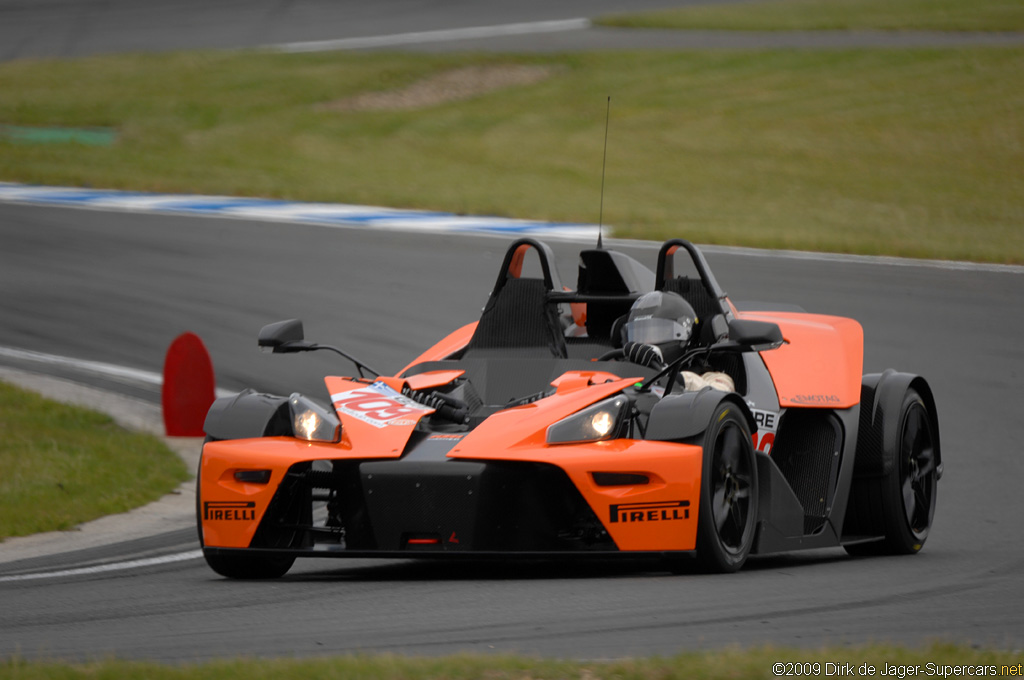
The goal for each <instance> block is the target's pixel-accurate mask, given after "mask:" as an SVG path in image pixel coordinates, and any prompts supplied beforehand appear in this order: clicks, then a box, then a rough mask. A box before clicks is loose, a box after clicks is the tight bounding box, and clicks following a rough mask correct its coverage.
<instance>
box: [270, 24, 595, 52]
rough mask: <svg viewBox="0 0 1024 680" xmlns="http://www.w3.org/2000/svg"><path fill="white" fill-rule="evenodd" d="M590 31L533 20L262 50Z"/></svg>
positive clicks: (326, 48) (323, 49) (351, 47)
mask: <svg viewBox="0 0 1024 680" xmlns="http://www.w3.org/2000/svg"><path fill="white" fill-rule="evenodd" d="M586 28H590V20H589V19H563V20H559V21H533V22H529V23H520V24H503V25H499V26H475V27H472V28H449V29H444V30H439V31H417V32H415V33H396V34H394V35H376V36H365V37H361V38H339V39H337V40H313V41H309V42H293V43H282V44H278V45H267V46H266V49H271V50H277V51H279V52H327V51H331V50H357V49H363V48H367V47H391V46H396V45H418V44H422V43H432V42H447V41H450V40H474V39H480V38H497V37H501V36H506V35H529V34H532V33H558V32H561V31H579V30H583V29H586Z"/></svg>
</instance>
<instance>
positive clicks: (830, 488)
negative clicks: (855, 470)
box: [772, 410, 840, 534]
mask: <svg viewBox="0 0 1024 680" xmlns="http://www.w3.org/2000/svg"><path fill="white" fill-rule="evenodd" d="M839 434H840V432H839V424H838V422H837V420H836V418H835V416H833V415H832V414H831V413H830V412H828V411H816V410H792V411H789V412H787V413H786V415H785V416H784V417H783V419H782V423H781V425H780V428H779V434H778V437H777V438H776V440H775V446H774V447H773V448H772V459H773V460H774V461H775V464H776V465H778V467H779V470H780V471H781V472H782V474H783V476H784V477H785V478H786V481H787V482H789V485H790V486H791V487H792V488H793V492H794V493H795V494H796V497H797V499H798V500H799V501H800V504H801V505H802V506H803V508H804V533H806V534H810V533H814V532H815V531H816V530H817V529H818V528H819V527H821V525H822V524H823V523H824V521H825V518H826V517H827V516H828V511H829V507H830V506H831V503H832V493H833V492H834V471H835V469H836V464H837V463H838V460H839V456H838V452H839V446H838V445H839V441H840V437H839Z"/></svg>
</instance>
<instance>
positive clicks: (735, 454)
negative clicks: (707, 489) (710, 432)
mask: <svg viewBox="0 0 1024 680" xmlns="http://www.w3.org/2000/svg"><path fill="white" fill-rule="evenodd" d="M719 441H720V442H721V461H722V465H723V466H724V467H726V468H731V469H733V470H735V469H736V468H737V467H738V466H739V465H740V463H741V461H742V459H741V457H740V452H741V451H742V446H743V443H742V441H741V440H740V435H739V431H738V430H737V428H735V427H727V428H726V429H725V430H724V431H723V433H722V438H721V439H720V440H719Z"/></svg>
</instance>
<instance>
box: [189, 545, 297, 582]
mask: <svg viewBox="0 0 1024 680" xmlns="http://www.w3.org/2000/svg"><path fill="white" fill-rule="evenodd" d="M203 557H204V558H205V559H206V563H207V564H208V565H210V568H211V569H213V570H214V571H215V572H217V573H218V574H220V575H221V576H227V577H228V578H237V579H269V578H280V577H282V576H284V575H285V574H286V573H288V570H289V569H291V568H292V564H294V563H295V558H294V557H291V556H285V555H257V554H251V553H240V554H237V555H214V554H211V553H210V552H209V551H207V549H205V548H204V549H203Z"/></svg>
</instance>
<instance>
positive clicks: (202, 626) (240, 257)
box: [0, 0, 1024, 662]
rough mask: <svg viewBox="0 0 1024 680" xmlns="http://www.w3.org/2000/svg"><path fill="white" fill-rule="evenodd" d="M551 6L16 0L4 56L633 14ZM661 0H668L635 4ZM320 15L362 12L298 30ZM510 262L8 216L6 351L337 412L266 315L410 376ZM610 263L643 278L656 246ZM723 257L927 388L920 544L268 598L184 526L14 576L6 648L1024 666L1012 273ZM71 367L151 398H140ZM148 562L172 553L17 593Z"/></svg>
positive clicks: (344, 236) (321, 568)
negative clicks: (206, 355)
mask: <svg viewBox="0 0 1024 680" xmlns="http://www.w3.org/2000/svg"><path fill="white" fill-rule="evenodd" d="M554 4H555V3H541V2H526V3H507V2H505V3H498V2H478V3H454V2H452V3H442V4H440V5H436V4H435V3H420V2H412V1H409V2H389V3H383V2H382V3H362V2H348V3H326V2H324V3H312V2H294V3H271V2H255V1H253V2H245V3H242V2H217V3H210V2H199V1H198V0H196V1H195V2H189V1H187V0H177V1H176V2H173V3H161V4H160V7H161V8H163V9H162V10H161V12H162V13H160V14H158V15H156V17H155V18H154V15H153V14H151V13H149V12H141V11H139V10H137V9H136V8H138V7H141V5H139V4H138V3H129V2H126V1H124V0H122V1H121V2H104V3H99V2H92V1H85V0H81V1H79V2H73V3H72V2H58V1H56V0H54V1H45V0H36V1H34V2H25V1H23V2H13V1H12V0H0V46H2V47H0V52H2V54H0V58H4V59H12V58H25V57H34V56H83V55H86V54H95V53H102V52H111V51H125V50H134V49H139V50H143V49H179V48H191V47H241V46H253V45H263V44H274V43H279V42H283V41H306V40H319V39H336V38H343V37H357V36H372V35H397V34H401V33H406V32H409V31H423V30H434V29H437V30H440V29H443V28H451V27H460V26H461V27H471V26H486V25H499V24H505V23H510V22H519V21H538V20H556V19H565V18H571V17H576V16H588V15H589V14H590V12H586V13H581V12H582V11H581V10H580V8H581V7H584V5H585V6H586V7H589V8H600V10H601V11H604V10H605V8H612V7H613V6H618V7H622V6H623V4H624V3H615V2H611V1H608V2H599V1H595V2H588V3H583V2H582V1H576V2H565V3H561V4H559V5H558V7H559V9H558V10H557V11H556V10H553V9H550V7H549V5H554ZM656 4H677V3H653V2H652V3H647V4H646V5H645V6H653V5H656ZM630 6H632V7H634V8H635V7H638V6H639V5H638V4H637V3H631V4H630ZM331 7H343V8H345V10H346V11H348V12H351V14H347V15H345V16H344V17H343V18H342V19H339V20H338V21H336V22H334V23H328V22H326V21H320V20H313V21H310V17H316V18H317V19H322V18H323V17H324V16H327V15H324V14H317V12H318V11H319V12H329V11H331V9H330V8H331ZM399 10H401V11H399ZM520 10H522V11H520ZM562 10H565V11H562ZM150 11H152V10H150ZM19 13H20V14H19ZM12 17H13V20H10V19H11V18H12ZM566 35H568V34H566ZM538 39H539V38H538ZM523 40H524V41H525V42H524V43H521V44H523V45H525V47H529V44H528V43H530V39H523ZM681 235H682V236H685V234H681ZM506 245H507V241H505V240H502V239H496V238H490V237H459V238H455V237H451V236H444V235H414V234H408V233H398V232H386V233H375V232H372V231H365V230H349V229H330V228H325V227H317V226H298V225H281V224H273V223H265V222H247V221H243V220H223V219H210V218H199V217H179V216H155V215H135V214H124V213H104V212H93V211H82V210H70V209H60V208H42V207H32V206H16V205H0V291H2V296H0V318H2V319H3V321H2V323H0V346H2V347H19V348H23V349H30V350H35V351H39V352H47V353H52V354H56V355H62V356H71V357H76V358H79V359H85V360H94V361H103V362H108V363H112V364H118V365H123V366H129V367H134V368H138V369H142V370H147V371H155V372H159V370H160V368H161V366H162V362H163V355H164V352H165V350H166V348H167V346H168V344H169V343H170V341H171V340H172V339H173V338H174V337H175V336H176V335H177V334H179V333H181V332H183V331H186V330H190V331H193V332H196V333H198V334H199V335H200V336H201V337H202V338H203V340H204V342H205V343H206V345H207V347H208V348H209V349H210V351H211V354H212V357H213V362H214V366H215V368H216V371H217V375H218V381H219V384H220V386H221V387H226V388H229V389H230V388H235V389H237V388H240V387H243V386H253V387H256V388H259V389H265V390H270V391H276V392H285V393H287V392H290V391H293V390H299V391H306V392H309V393H311V394H316V395H321V396H322V394H323V387H322V384H321V382H320V376H322V375H323V374H325V373H335V372H347V371H348V366H346V365H344V363H343V362H341V361H340V360H336V358H334V357H332V356H330V355H305V356H267V355H263V354H260V353H259V352H258V350H257V349H256V347H255V335H256V332H257V331H258V329H259V327H260V326H262V325H263V324H264V323H267V322H270V321H273V320H277V319H281V318H288V317H301V318H303V319H305V321H306V329H307V336H308V337H310V338H311V339H315V340H319V341H324V342H333V343H336V344H338V345H341V346H343V347H344V348H345V349H346V350H348V351H350V352H351V353H354V354H355V355H357V356H359V357H360V358H362V359H363V360H364V361H366V362H367V363H369V364H371V365H374V366H377V367H378V368H381V369H382V370H385V371H394V370H397V369H399V368H401V366H402V365H403V363H404V361H405V360H407V359H408V358H410V357H411V356H412V355H413V354H414V353H416V352H417V351H419V350H420V349H422V348H423V347H424V346H426V345H428V344H430V343H432V342H433V341H434V340H436V339H438V338H440V337H441V336H443V335H444V334H445V333H446V332H447V331H448V330H450V329H451V328H452V327H453V326H455V325H458V324H461V323H465V322H468V321H471V320H473V319H475V318H476V316H477V315H478V313H479V309H480V307H481V306H482V305H483V302H484V300H485V298H486V293H487V290H488V289H489V287H490V286H491V285H492V283H493V280H494V277H495V275H496V269H497V267H498V264H499V262H500V257H501V255H502V253H503V251H504V248H505V246H506ZM553 245H554V247H555V250H556V252H557V254H558V255H559V258H560V267H561V272H562V276H563V278H564V279H565V280H567V281H572V280H573V278H574V275H573V268H574V265H575V259H574V257H573V256H574V253H575V252H576V251H577V250H578V248H579V246H580V244H571V243H555V244H553ZM587 245H589V244H587ZM621 248H622V249H623V250H624V251H626V252H628V253H630V254H632V255H633V256H635V257H637V258H638V259H641V260H642V261H646V262H650V263H653V258H654V250H653V249H652V247H651V246H645V245H637V244H624V245H622V246H621ZM709 260H710V262H711V265H712V267H713V268H714V270H715V272H716V276H717V278H718V280H719V281H720V282H721V283H722V285H723V286H724V287H725V288H726V290H727V291H729V293H730V294H731V295H732V296H733V298H734V299H736V300H749V299H755V300H773V301H775V300H780V301H784V302H789V303H795V304H799V305H802V306H803V307H805V308H806V309H807V310H808V311H813V312H824V313H834V314H839V315H844V316H851V317H854V318H857V319H859V320H860V321H861V322H862V323H863V325H864V328H865V334H866V341H867V348H866V357H865V370H866V371H877V370H882V369H884V368H887V367H890V366H891V367H896V368H898V369H900V370H905V371H912V372H918V373H921V374H922V375H925V376H926V377H927V378H928V379H929V380H930V381H931V383H932V386H933V388H934V390H935V392H936V395H937V400H938V406H939V411H940V417H941V423H942V424H941V428H942V441H943V453H944V460H945V467H946V475H945V477H944V479H943V480H942V482H941V483H940V488H939V501H938V509H937V513H936V518H935V526H934V529H933V532H932V535H931V536H930V538H929V540H928V543H927V545H926V547H925V549H924V550H923V552H922V553H921V554H919V555H916V556H913V557H902V558H873V559H859V560H855V559H852V558H849V557H847V556H846V555H845V553H844V552H843V551H842V550H839V549H836V550H825V551H816V552H814V553H808V554H797V555H792V556H785V557H773V558H764V559H755V560H752V561H751V562H750V563H749V564H748V566H747V567H746V568H745V569H744V570H743V571H742V572H740V573H739V574H735V575H730V576H707V575H700V574H689V575H684V576H670V575H668V574H667V573H665V572H664V571H663V570H662V569H661V567H660V565H658V564H656V563H646V562H636V563H625V564H623V563H618V562H615V563H597V564H593V563H588V564H568V565H552V564H546V563H536V564H533V563H531V564H526V565H516V566H508V565H503V564H488V563H461V562H460V563H417V562H405V561H370V560H358V561H341V560H339V561H317V560H306V561H300V562H299V563H298V564H297V565H296V567H295V568H294V569H293V571H292V572H291V573H290V574H289V575H288V576H287V577H286V578H285V579H282V580H280V581H275V582H272V583H242V582H230V581H225V580H222V579H220V578H218V577H216V576H215V575H214V574H213V573H212V572H211V571H209V570H208V569H207V568H206V567H205V565H204V564H203V563H202V561H201V560H196V559H185V560H182V561H173V562H166V563H162V564H161V563H159V560H160V558H161V557H162V556H163V557H165V556H175V555H181V554H183V553H187V552H189V551H194V550H195V548H196V547H197V546H196V541H195V537H194V533H193V531H192V530H191V529H190V528H186V529H176V530H174V531H170V532H167V533H163V534H157V535H155V536H152V537H148V538H144V539H138V540H134V541H131V542H127V543H121V544H114V545H111V546H106V547H103V548H93V549H89V550H85V551H79V552H75V553H67V554H62V555H56V556H52V557H48V558H39V559H36V560H33V561H29V562H20V563H14V564H11V563H8V564H3V565H0V603H2V606H0V656H8V655H11V654H13V653H18V654H20V655H21V656H23V657H30V658H34V657H45V658H65V659H82V658H89V657H99V656H106V655H116V656H119V657H125V658H139V659H151V660H158V661H168V662H180V661H188V660H193V659H205V658H211V657H219V656H237V655H247V656H248V655H251V656H259V655H271V656H280V655H297V656H307V655H320V654H329V653H338V652H355V651H388V652H398V653H406V654H422V655H434V654H445V653H450V652H458V651H475V652H483V653H491V652H495V651H515V652H525V653H530V654H540V655H548V656H558V657H575V658H609V657H621V656H627V655H646V654H655V653H656V654H669V653H673V652H676V651H680V650H689V649H705V648H711V649H717V648H721V647H725V646H730V645H733V644H739V645H750V644H761V643H770V644H773V645H793V646H798V647H802V648H807V649H814V648H817V647H819V646H820V645H823V644H830V643H831V644H840V645H842V644H853V643H860V642H870V641H892V642H897V643H908V644H916V643H920V642H924V641H927V640H932V639H944V640H954V641H961V642H963V641H967V642H975V643H983V644H991V645H995V646H998V647H1001V648H1006V649H1010V650H1020V649H1021V646H1022V641H1024V617H1022V615H1021V612H1022V611H1024V547H1022V544H1021V541H1020V529H1019V520H1020V518H1021V517H1022V516H1024V497H1022V495H1021V494H1020V493H1019V484H1020V480H1021V478H1022V467H1024V463H1022V461H1021V457H1020V455H1019V452H1020V449H1021V447H1020V443H1019V442H1020V424H1019V418H1020V409H1021V399H1020V396H1019V394H1020V383H1021V380H1022V378H1024V349H1022V345H1021V343H1020V338H1022V337H1024V318H1022V316H1021V314H1020V311H1021V300H1024V274H1022V273H1021V271H1020V270H1019V269H998V268H997V269H985V268H980V269H975V268H965V269H959V268H955V267H935V266H920V265H916V264H906V263H903V264H894V263H889V262H880V261H864V260H843V259H838V260H837V259H824V258H802V257H794V256H788V255H785V254H766V253H748V252H742V251H718V250H714V251H712V252H710V253H709ZM27 367H28V368H32V366H27ZM69 377H72V378H77V379H82V380H88V381H89V382H92V383H94V384H98V385H99V386H101V387H106V388H109V389H113V390H117V391H121V392H125V393H129V394H132V395H134V396H138V397H141V398H143V399H149V400H154V399H155V398H156V395H155V392H154V391H153V389H152V388H151V387H147V386H145V385H126V384H123V383H115V382H104V381H101V380H97V379H96V378H94V377H91V376H90V377H85V376H76V375H69ZM1011 426H1012V427H1011ZM0 553H2V547H0ZM0 556H2V555H0ZM140 558H154V559H155V561H156V562H157V563H154V564H152V565H151V566H140V567H136V568H132V569H124V570H119V571H91V572H85V573H78V574H77V575H76V574H72V575H65V576H51V577H48V578H39V579H36V580H18V581H14V580H3V579H4V577H5V575H7V576H9V575H11V574H16V573H20V574H25V573H33V574H40V573H51V574H52V573H53V572H56V571H59V570H66V569H73V568H75V567H83V566H88V565H96V564H100V563H117V562H119V561H123V560H136V559H140ZM809 654H810V653H809ZM786 660H793V659H786ZM836 661H842V660H841V659H837V660H836Z"/></svg>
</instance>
